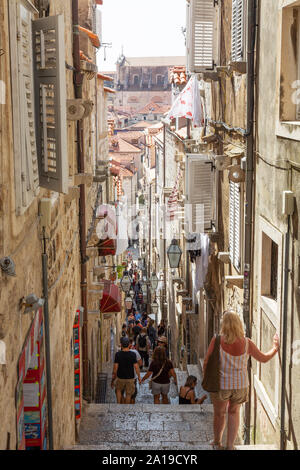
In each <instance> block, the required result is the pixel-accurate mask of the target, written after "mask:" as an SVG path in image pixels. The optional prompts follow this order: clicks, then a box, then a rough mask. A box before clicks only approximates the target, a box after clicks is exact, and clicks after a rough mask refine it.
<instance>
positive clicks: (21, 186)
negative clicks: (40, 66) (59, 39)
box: [9, 0, 39, 214]
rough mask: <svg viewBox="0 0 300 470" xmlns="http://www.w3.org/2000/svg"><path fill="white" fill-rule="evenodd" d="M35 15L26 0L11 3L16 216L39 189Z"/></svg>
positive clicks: (23, 209) (13, 0) (25, 207)
mask: <svg viewBox="0 0 300 470" xmlns="http://www.w3.org/2000/svg"><path fill="white" fill-rule="evenodd" d="M35 13H37V11H36V10H35V8H34V7H33V6H32V5H31V4H30V3H29V2H27V1H25V0H24V1H22V0H11V1H10V2H9V24H10V54H11V76H12V80H11V87H12V109H13V136H14V144H13V145H14V158H15V165H14V167H15V192H16V211H17V214H22V213H23V212H24V211H25V210H26V209H27V207H29V205H30V204H31V202H32V201H33V199H34V197H35V195H36V194H37V191H38V187H39V172H38V157H37V146H36V130H35V108H34V76H33V59H32V42H31V22H32V19H33V15H34V14H35Z"/></svg>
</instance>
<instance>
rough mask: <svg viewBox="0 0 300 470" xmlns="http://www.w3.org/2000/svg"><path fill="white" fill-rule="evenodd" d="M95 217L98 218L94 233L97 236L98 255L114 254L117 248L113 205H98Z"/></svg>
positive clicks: (116, 230) (115, 219)
mask: <svg viewBox="0 0 300 470" xmlns="http://www.w3.org/2000/svg"><path fill="white" fill-rule="evenodd" d="M96 217H98V218H100V219H101V220H100V221H99V223H98V225H97V227H96V234H97V236H98V238H99V243H98V244H97V247H98V253H99V256H107V255H112V256H114V255H115V254H116V250H117V233H118V229H117V218H116V210H115V208H114V206H112V205H109V204H102V205H100V206H99V207H98V209H97V213H96Z"/></svg>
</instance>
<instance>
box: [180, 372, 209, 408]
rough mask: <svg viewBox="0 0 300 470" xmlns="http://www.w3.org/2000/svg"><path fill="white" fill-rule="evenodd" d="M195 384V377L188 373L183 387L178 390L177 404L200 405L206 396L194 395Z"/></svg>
mask: <svg viewBox="0 0 300 470" xmlns="http://www.w3.org/2000/svg"><path fill="white" fill-rule="evenodd" d="M196 385H197V377H195V376H194V375H189V376H188V378H187V379H186V382H185V384H184V386H183V387H180V391H179V405H201V404H202V403H203V402H204V400H205V399H206V398H207V395H203V396H202V397H201V398H196V397H195V387H196Z"/></svg>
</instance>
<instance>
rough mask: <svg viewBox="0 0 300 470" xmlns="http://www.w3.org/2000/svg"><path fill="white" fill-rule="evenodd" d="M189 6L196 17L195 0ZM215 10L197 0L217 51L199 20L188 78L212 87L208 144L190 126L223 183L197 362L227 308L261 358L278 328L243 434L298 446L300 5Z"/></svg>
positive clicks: (235, 5)
mask: <svg viewBox="0 0 300 470" xmlns="http://www.w3.org/2000/svg"><path fill="white" fill-rule="evenodd" d="M187 3H188V7H187V8H188V11H192V12H193V8H194V7H195V6H196V5H197V4H198V3H199V2H197V0H190V1H188V2H187ZM211 3H212V2H209V1H208V2H201V4H202V6H201V8H202V9H203V11H202V13H203V14H204V12H206V13H208V12H210V14H211V24H212V26H213V29H212V31H213V34H212V37H211V38H208V39H207V40H206V41H204V43H203V44H202V46H201V47H202V50H206V52H207V51H210V53H211V55H210V56H209V57H212V59H213V61H214V63H213V67H210V66H209V63H208V62H209V61H210V59H209V60H208V62H206V63H205V61H204V60H203V61H202V59H201V57H196V55H197V49H195V48H194V45H193V44H192V42H191V41H192V40H193V39H192V38H193V35H191V34H190V31H189V30H191V29H192V28H194V27H195V23H194V22H193V21H194V20H193V15H192V16H188V23H187V28H188V31H187V56H188V64H189V72H190V73H196V74H197V76H198V78H199V79H200V80H203V81H204V83H203V84H201V85H200V86H201V96H202V98H203V104H204V106H205V109H206V110H209V111H206V119H207V121H206V127H205V130H204V132H202V134H201V136H200V139H199V137H198V138H197V137H196V136H195V134H194V131H193V129H192V132H191V136H192V138H193V139H194V142H192V145H195V153H198V154H199V155H201V154H210V155H212V157H213V160H214V166H215V171H216V181H217V193H216V201H217V210H218V212H217V219H216V225H215V226H214V228H213V231H212V233H211V235H210V239H211V250H210V263H209V267H208V275H207V278H206V283H205V289H204V292H203V294H204V296H203V310H202V309H200V315H202V316H203V319H204V333H205V334H204V338H203V336H202V335H201V337H202V340H204V342H203V346H201V350H202V351H201V353H200V359H201V356H202V353H205V351H206V349H207V345H208V343H209V341H210V339H211V337H212V335H213V334H214V333H217V332H218V331H219V327H220V321H221V319H222V312H223V311H224V310H226V309H228V308H232V309H234V310H235V311H236V312H237V313H238V314H239V315H240V316H241V318H242V320H243V321H244V324H245V329H246V331H247V334H248V335H249V336H250V337H251V338H252V339H253V341H254V342H255V343H256V344H257V346H258V347H259V348H260V349H261V350H263V351H268V350H270V349H271V347H272V340H273V336H274V334H275V333H276V332H277V333H278V335H279V337H280V342H281V347H280V352H279V354H278V356H276V357H275V358H274V359H273V360H272V361H271V362H270V363H268V364H257V363H256V362H255V361H252V363H251V365H250V367H249V379H250V385H251V386H250V390H251V393H250V402H249V404H248V405H245V406H244V410H243V430H244V432H243V437H244V439H245V441H246V442H247V441H250V442H251V443H256V444H270V443H272V444H276V446H277V448H281V449H284V448H290V449H297V448H298V446H299V420H298V415H299V407H298V405H297V402H298V401H299V400H298V392H297V390H298V389H299V387H298V377H299V372H298V368H299V364H298V361H297V351H298V349H297V348H298V343H297V335H298V332H299V321H298V320H299V318H298V317H299V315H298V299H297V295H298V294H297V292H298V287H297V286H298V274H297V273H298V271H299V270H298V257H297V250H298V236H297V233H298V218H297V196H298V194H297V192H298V172H299V164H298V162H297V149H298V144H299V143H298V141H299V139H298V137H299V135H298V134H299V133H298V117H299V116H298V88H297V86H298V85H297V84H298V82H297V80H298V72H297V64H298V48H297V46H296V37H298V36H297V34H298V32H297V31H298V30H299V24H298V19H299V6H298V3H297V2H293V1H276V2H271V1H270V2H269V1H266V2H254V1H253V2H252V1H251V0H248V2H235V1H232V0H228V1H227V0H224V1H223V2H221V3H220V2H219V4H218V5H212V4H211ZM198 20H199V21H200V22H201V15H200V17H199V18H198ZM256 26H257V29H256ZM271 45H272V46H271ZM270 48H272V51H273V53H272V54H270V53H269V51H270ZM195 51H196V52H195ZM197 145H198V150H197Z"/></svg>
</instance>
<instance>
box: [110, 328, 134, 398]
mask: <svg viewBox="0 0 300 470" xmlns="http://www.w3.org/2000/svg"><path fill="white" fill-rule="evenodd" d="M129 344H130V343H129V338H128V337H126V336H125V337H122V338H121V351H118V352H117V353H116V355H115V360H114V368H113V375H112V380H111V387H112V388H113V387H114V383H115V382H116V383H115V387H116V396H117V402H118V403H124V401H123V400H122V398H123V393H124V392H125V403H126V404H130V401H131V396H132V395H134V393H135V372H136V374H137V376H138V380H139V383H141V375H140V368H139V365H138V361H137V357H136V354H135V353H134V352H133V351H130V349H129Z"/></svg>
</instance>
